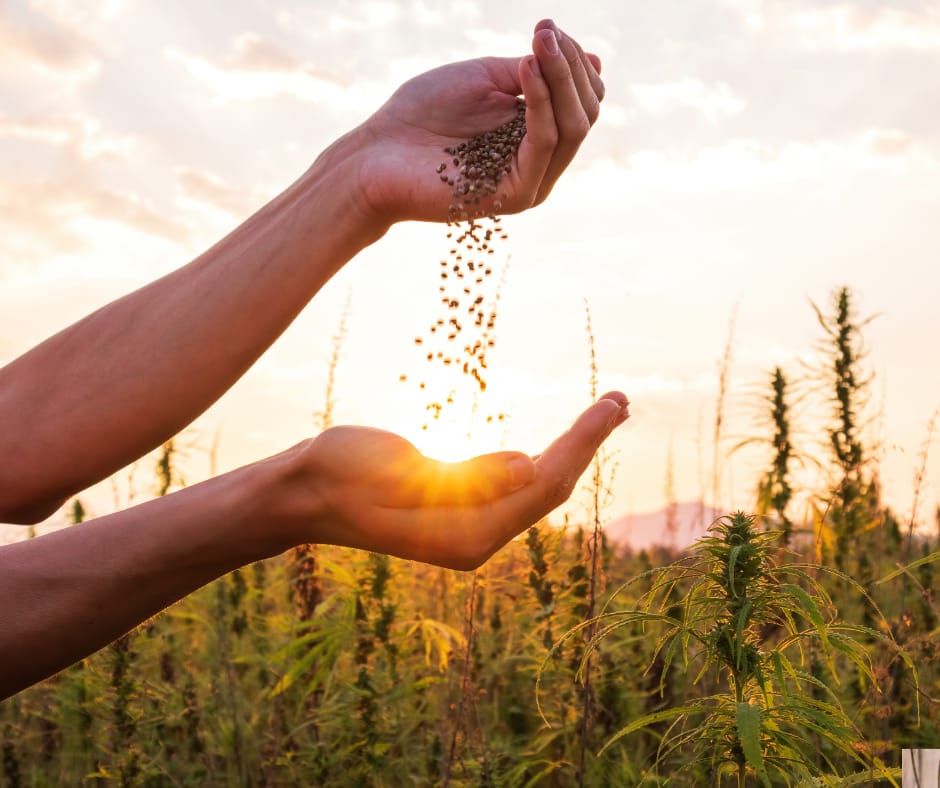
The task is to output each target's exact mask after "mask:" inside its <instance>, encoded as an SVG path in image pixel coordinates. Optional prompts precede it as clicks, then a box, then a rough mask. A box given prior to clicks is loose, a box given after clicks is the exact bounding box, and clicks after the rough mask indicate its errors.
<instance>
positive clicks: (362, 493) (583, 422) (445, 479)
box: [293, 392, 629, 569]
mask: <svg viewBox="0 0 940 788" xmlns="http://www.w3.org/2000/svg"><path fill="white" fill-rule="evenodd" d="M628 405H629V403H628V402H627V398H626V397H625V396H624V395H623V394H621V393H620V392H611V393H609V394H605V395H604V397H602V398H601V399H600V400H598V401H597V402H596V403H595V404H594V405H592V406H591V407H590V408H588V409H587V410H586V411H585V412H584V413H582V414H581V416H580V417H579V418H578V419H577V420H576V421H575V422H574V424H573V425H572V427H571V428H570V429H569V430H568V431H567V432H565V433H564V434H563V435H562V436H561V437H559V438H558V439H557V440H556V441H555V442H554V443H552V445H551V446H549V447H548V448H547V449H546V450H545V451H544V452H543V453H542V454H540V455H538V456H537V457H535V458H530V457H529V456H527V455H525V454H521V453H519V452H497V453H494V454H487V455H483V456H480V457H475V458H473V459H471V460H467V461H466V462H460V463H444V462H439V461H437V460H431V459H428V458H427V457H424V456H423V455H422V454H420V453H419V452H418V450H417V449H416V448H415V447H414V446H413V445H412V444H411V443H409V442H408V441H406V440H405V439H404V438H401V437H399V436H398V435H394V434H392V433H389V432H384V431H381V430H374V429H369V428H364V427H333V428H331V429H329V430H326V431H325V432H324V433H322V434H321V435H319V436H318V437H317V438H315V439H313V440H312V441H309V442H308V443H306V444H301V446H300V447H298V449H297V450H298V452H299V455H298V459H299V460H300V467H301V468H302V472H301V473H300V474H298V475H297V476H296V477H295V478H294V480H293V484H294V490H295V492H296V491H302V495H304V496H306V497H307V499H308V500H309V501H310V502H311V504H310V505H311V507H312V512H313V513H312V514H311V516H309V518H307V519H306V522H304V524H303V528H304V529H305V530H304V533H303V535H302V538H301V539H300V540H299V541H310V542H323V543H331V544H340V545H346V546H350V547H357V548H362V549H366V550H373V551H376V552H382V553H388V554H390V555H396V556H399V557H401V558H408V559H413V560H417V561H423V562H426V563H431V564H438V565H440V566H446V567H450V568H454V569H472V568H475V567H477V566H479V565H480V564H482V563H483V562H484V561H485V560H486V559H487V558H489V556H490V555H492V554H493V553H494V552H495V551H496V550H498V549H499V548H500V547H501V546H502V545H504V544H505V543H506V542H508V541H509V540H510V539H512V538H513V537H514V536H516V535H517V534H519V533H521V532H522V531H524V530H525V529H526V528H527V527H529V526H530V525H532V524H533V523H535V522H537V521H538V520H540V519H541V518H542V517H544V516H545V515H546V514H548V513H549V512H550V511H551V510H552V509H554V508H556V507H557V506H559V505H560V504H561V503H563V502H564V501H565V500H567V498H568V497H569V495H570V494H571V492H572V490H573V489H574V486H575V484H576V483H577V481H578V478H579V477H580V476H581V474H582V473H583V471H584V470H585V468H587V466H588V464H589V463H590V461H591V458H592V457H593V456H594V453H595V452H596V451H597V448H598V447H599V446H600V444H601V443H602V442H603V440H604V439H605V438H606V437H607V436H608V435H609V434H610V432H611V431H612V430H613V429H614V428H615V427H617V426H618V425H620V424H622V423H623V422H624V421H625V420H626V419H627V418H628V416H629V412H628Z"/></svg>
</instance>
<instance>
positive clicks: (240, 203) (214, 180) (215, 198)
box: [176, 167, 270, 218]
mask: <svg viewBox="0 0 940 788" xmlns="http://www.w3.org/2000/svg"><path fill="white" fill-rule="evenodd" d="M176 180H177V184H178V186H179V190H180V194H181V195H182V197H183V199H184V201H190V202H196V203H199V204H201V205H207V206H209V207H211V208H214V209H216V210H219V211H224V212H225V213H228V214H231V215H232V216H234V217H236V218H241V217H244V216H247V215H248V214H249V213H251V212H252V211H253V210H255V209H256V208H258V206H259V205H261V204H262V202H263V201H264V199H265V196H270V195H263V194H261V193H260V192H259V191H258V190H256V189H244V188H240V187H237V186H233V185H231V184H230V183H227V182H226V181H225V180H223V179H222V178H220V177H219V176H217V175H213V174H211V173H208V172H203V171H201V170H194V169H192V168H189V167H181V168H180V169H179V170H177V173H176Z"/></svg>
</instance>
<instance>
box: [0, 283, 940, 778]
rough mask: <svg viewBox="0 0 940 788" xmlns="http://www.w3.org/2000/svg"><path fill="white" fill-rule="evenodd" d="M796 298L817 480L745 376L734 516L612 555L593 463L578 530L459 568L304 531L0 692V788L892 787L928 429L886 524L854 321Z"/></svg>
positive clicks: (927, 530)
mask: <svg viewBox="0 0 940 788" xmlns="http://www.w3.org/2000/svg"><path fill="white" fill-rule="evenodd" d="M817 316H818V318H819V323H820V343H821V347H822V348H823V349H824V355H825V357H826V359H827V361H826V366H825V368H824V369H820V370H817V371H816V372H815V373H814V374H816V375H817V378H816V379H815V381H814V385H816V386H818V387H819V388H820V389H821V390H825V392H826V400H827V403H828V404H827V408H826V412H824V413H820V414H818V418H819V419H820V421H821V423H825V424H826V425H827V426H826V427H825V436H824V438H825V444H826V446H827V454H826V456H825V457H821V458H818V460H819V462H820V467H819V468H818V478H819V479H820V480H821V481H820V482H819V484H818V486H817V488H815V489H797V488H796V482H795V481H794V479H795V478H796V474H795V469H796V467H797V463H798V462H799V461H800V459H801V457H802V455H803V447H801V446H799V445H796V441H795V439H794V437H793V436H794V434H795V433H794V428H793V419H794V416H793V405H794V401H795V399H796V395H795V394H794V391H796V390H798V389H799V384H798V383H794V380H797V379H799V378H801V376H804V375H805V374H807V373H805V372H804V371H802V370H792V371H786V370H784V369H782V368H774V369H771V370H768V373H767V377H766V380H765V381H764V382H763V383H762V384H761V385H762V387H763V391H762V392H761V402H762V406H761V407H762V408H763V420H762V422H761V424H762V426H755V428H754V434H753V435H752V436H751V437H752V439H753V440H754V441H758V442H762V443H764V444H766V447H767V452H766V456H767V458H768V462H767V466H766V469H765V470H764V472H763V475H762V482H761V485H760V488H759V490H757V491H755V496H754V504H753V510H752V512H753V513H742V512H735V513H728V515H727V516H725V517H723V518H720V519H719V520H718V521H716V522H715V523H714V524H713V525H712V528H711V529H710V531H709V534H708V536H707V537H706V538H704V539H702V540H700V541H698V542H696V543H695V544H693V545H690V546H688V547H687V548H686V549H684V550H669V549H666V548H663V549H658V550H651V551H640V552H636V551H631V550H629V549H626V548H624V547H622V546H615V545H613V544H610V543H608V542H607V540H606V538H605V535H604V531H603V528H602V523H603V519H604V516H605V514H604V509H605V497H606V490H607V489H608V488H609V484H610V481H609V480H610V473H611V472H612V466H611V465H610V464H609V463H608V462H607V461H605V460H604V458H603V457H598V458H597V459H596V460H595V464H594V467H593V469H592V471H591V473H590V474H589V476H588V479H587V482H588V484H589V486H590V487H591V490H592V496H591V501H592V503H591V505H590V507H589V510H588V511H587V512H586V514H585V517H584V518H583V521H580V522H573V521H570V522H566V523H565V524H564V525H563V526H560V525H549V524H548V523H542V524H539V525H537V526H535V527H533V528H531V529H530V530H529V531H528V532H527V533H526V534H525V535H524V536H522V537H520V538H519V539H517V540H515V541H514V542H513V543H511V544H510V545H508V546H507V547H506V548H505V549H504V550H502V551H501V552H499V553H498V554H497V555H496V556H495V557H494V558H493V559H492V560H490V561H489V562H488V563H487V564H486V565H485V566H484V567H483V568H481V569H480V570H478V571H477V572H475V573H458V572H453V571H449V570H442V569H437V568H433V567H430V566H425V565H421V564H414V563H409V562H405V561H399V560H397V559H389V558H387V557H384V556H380V555H370V554H363V553H358V552H354V551H349V550H343V549H338V548H334V547H327V546H306V547H301V548H297V549H295V550H294V551H292V552H291V553H289V554H285V555H283V556H280V557H278V558H276V559H272V560H269V561H266V562H264V563H257V564H253V565H251V566H246V567H244V568H242V569H240V570H238V571H235V572H233V573H232V574H230V575H229V576H227V577H225V578H222V579H220V580H218V581H217V582H215V583H213V584H211V585H209V586H207V587H205V588H203V589H201V590H200V591H199V592H198V593H196V594H193V595H192V596H190V597H189V598H187V599H185V600H183V601H182V602H180V603H178V604H177V605H174V606H173V607H171V608H170V609H169V610H167V611H166V612H164V613H163V614H162V615H160V616H158V617H157V618H155V619H153V620H152V621H149V622H147V623H146V624H144V625H143V626H141V627H139V628H138V629H136V630H135V631H133V632H131V633H129V634H128V635H126V636H125V637H123V638H121V639H120V640H118V641H117V642H115V643H113V644H112V645H111V646H109V647H107V648H105V649H104V650H102V651H101V652H99V653H98V654H95V655H94V656H92V657H90V658H88V659H86V660H84V661H82V662H81V663H80V664H77V665H75V666H73V667H71V668H69V669H68V670H66V671H63V672H62V673H61V674H60V675H58V676H56V677H54V678H52V679H50V680H48V681H46V682H44V683H43V684H41V685H39V686H36V687H34V688H32V689H30V690H28V691H25V692H23V693H21V694H19V695H17V696H15V697H13V698H11V699H8V700H7V701H5V702H3V703H2V704H0V741H2V752H0V776H2V780H3V784H4V785H7V786H71V785H83V784H95V783H98V782H103V783H106V784H112V783H113V784H119V785H128V786H129V785H144V786H180V785H238V786H282V785H283V786H292V785H297V786H311V785H337V786H436V785H443V786H528V785H531V786H638V785H648V786H653V785H664V784H669V785H675V786H744V785H748V786H750V785H754V786H771V785H773V786H776V785H792V786H800V785H802V786H822V785H900V769H899V766H900V762H901V749H902V748H916V747H936V746H937V745H938V742H940V725H938V720H937V711H938V707H937V700H938V699H940V698H938V696H940V637H938V631H940V630H938V627H940V611H938V608H937V602H936V599H935V597H934V591H933V589H934V585H935V583H934V576H935V574H936V572H937V571H938V570H940V566H937V565H936V564H935V563H934V559H937V558H940V555H938V551H940V543H938V541H940V536H938V534H940V511H938V512H936V513H931V514H930V515H929V516H925V517H924V518H923V519H924V521H923V522H919V521H918V514H917V513H918V510H919V508H920V507H919V506H918V497H919V496H921V494H922V490H921V485H922V484H923V478H924V475H925V471H926V468H927V462H928V449H929V447H930V439H931V437H932V435H931V434H929V432H928V434H927V436H926V440H925V443H924V449H923V452H922V455H921V457H920V458H919V459H918V462H919V466H920V467H919V471H918V473H917V479H916V480H915V484H914V487H915V488H914V489H913V490H912V496H913V499H914V506H913V511H914V515H913V516H912V517H911V518H910V520H905V521H904V522H901V521H899V519H898V518H897V517H896V516H895V514H894V513H892V511H891V510H889V509H888V508H887V507H886V506H885V504H884V502H883V501H882V497H881V492H880V488H879V481H878V472H877V450H876V449H877V447H875V446H873V445H871V444H870V442H869V441H867V439H866V438H865V435H866V433H865V431H864V429H863V428H862V413H863V412H864V410H865V404H866V394H867V391H866V387H867V380H866V373H865V359H864V351H863V347H864V345H863V336H862V333H863V328H864V324H865V321H864V320H863V319H862V318H861V317H860V316H859V315H857V314H856V312H855V309H854V306H853V294H852V292H851V291H850V290H848V289H841V290H838V291H836V292H835V293H834V294H833V297H832V299H831V300H830V301H829V302H827V303H826V304H824V305H822V306H821V307H820V308H819V310H818V315H817ZM338 353H339V346H337V350H336V353H335V354H334V359H333V365H334V368H335V364H336V362H337V359H338ZM593 377H594V378H596V370H595V374H594V376H593ZM791 378H792V379H793V380H791ZM331 380H332V376H331ZM722 385H724V383H723V384H722ZM331 396H332V393H331V392H328V395H327V403H328V406H329V403H330V401H331V399H330V398H331ZM721 418H722V415H721V404H720V403H719V408H718V415H717V416H716V433H717V432H718V431H719V430H720V425H721ZM323 420H324V423H325V425H326V424H328V420H329V407H328V408H327V412H326V414H325V415H324V419H323ZM931 431H932V427H931ZM817 437H818V436H817ZM174 451H175V449H174V445H173V444H172V443H170V444H167V445H166V446H165V447H164V449H163V451H162V453H161V455H160V457H159V459H158V462H157V465H156V468H155V476H156V480H157V483H158V487H159V492H160V493H161V494H166V493H167V492H170V491H171V490H172V489H173V488H174V486H175V485H176V483H177V477H176V474H175V471H174ZM804 460H805V458H804ZM798 502H799V504H798ZM72 514H73V519H74V520H76V521H78V520H81V519H82V518H83V517H84V511H83V509H82V506H81V504H80V503H79V502H78V501H76V502H74V504H73V508H72ZM934 518H935V519H936V522H934ZM666 519H667V521H668V510H667V515H666ZM666 526H668V522H667V523H666Z"/></svg>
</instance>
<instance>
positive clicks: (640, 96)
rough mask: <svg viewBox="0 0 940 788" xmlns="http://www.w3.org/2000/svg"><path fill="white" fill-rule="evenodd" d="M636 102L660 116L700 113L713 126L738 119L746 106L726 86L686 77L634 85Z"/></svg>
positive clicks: (633, 92)
mask: <svg viewBox="0 0 940 788" xmlns="http://www.w3.org/2000/svg"><path fill="white" fill-rule="evenodd" d="M630 92H631V93H632V94H633V98H634V101H635V102H636V104H637V105H638V106H639V107H641V108H642V109H643V110H645V111H647V112H650V113H653V114H656V115H659V114H662V113H666V112H674V111H676V110H682V109H691V110H694V111H696V112H699V113H701V114H702V115H703V116H704V117H705V118H706V119H707V120H708V121H709V122H710V123H716V122H717V121H718V119H719V118H720V117H721V116H722V115H737V114H738V113H739V112H741V111H742V110H743V109H744V106H745V102H744V100H743V99H742V98H740V97H739V96H738V95H736V94H735V93H734V91H732V90H731V88H730V87H728V85H727V84H725V83H724V82H718V83H715V84H712V85H706V84H705V83H704V82H701V81H700V80H697V79H691V78H689V77H686V78H685V79H680V80H677V81H674V82H660V83H655V84H651V83H648V84H638V85H631V87H630Z"/></svg>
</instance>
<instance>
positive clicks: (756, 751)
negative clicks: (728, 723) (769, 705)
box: [736, 703, 770, 788]
mask: <svg viewBox="0 0 940 788" xmlns="http://www.w3.org/2000/svg"><path fill="white" fill-rule="evenodd" d="M736 717H737V723H738V741H740V742H741V749H742V750H743V751H744V757H745V759H746V760H747V762H748V763H749V764H750V765H751V767H752V768H753V769H754V773H755V774H756V775H757V776H758V777H759V778H760V780H761V782H762V783H763V784H764V785H765V786H767V788H770V778H769V777H768V776H767V770H766V769H765V768H764V755H763V752H762V751H761V746H760V717H761V714H760V706H756V705H753V704H751V703H739V704H738V708H737V714H736Z"/></svg>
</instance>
